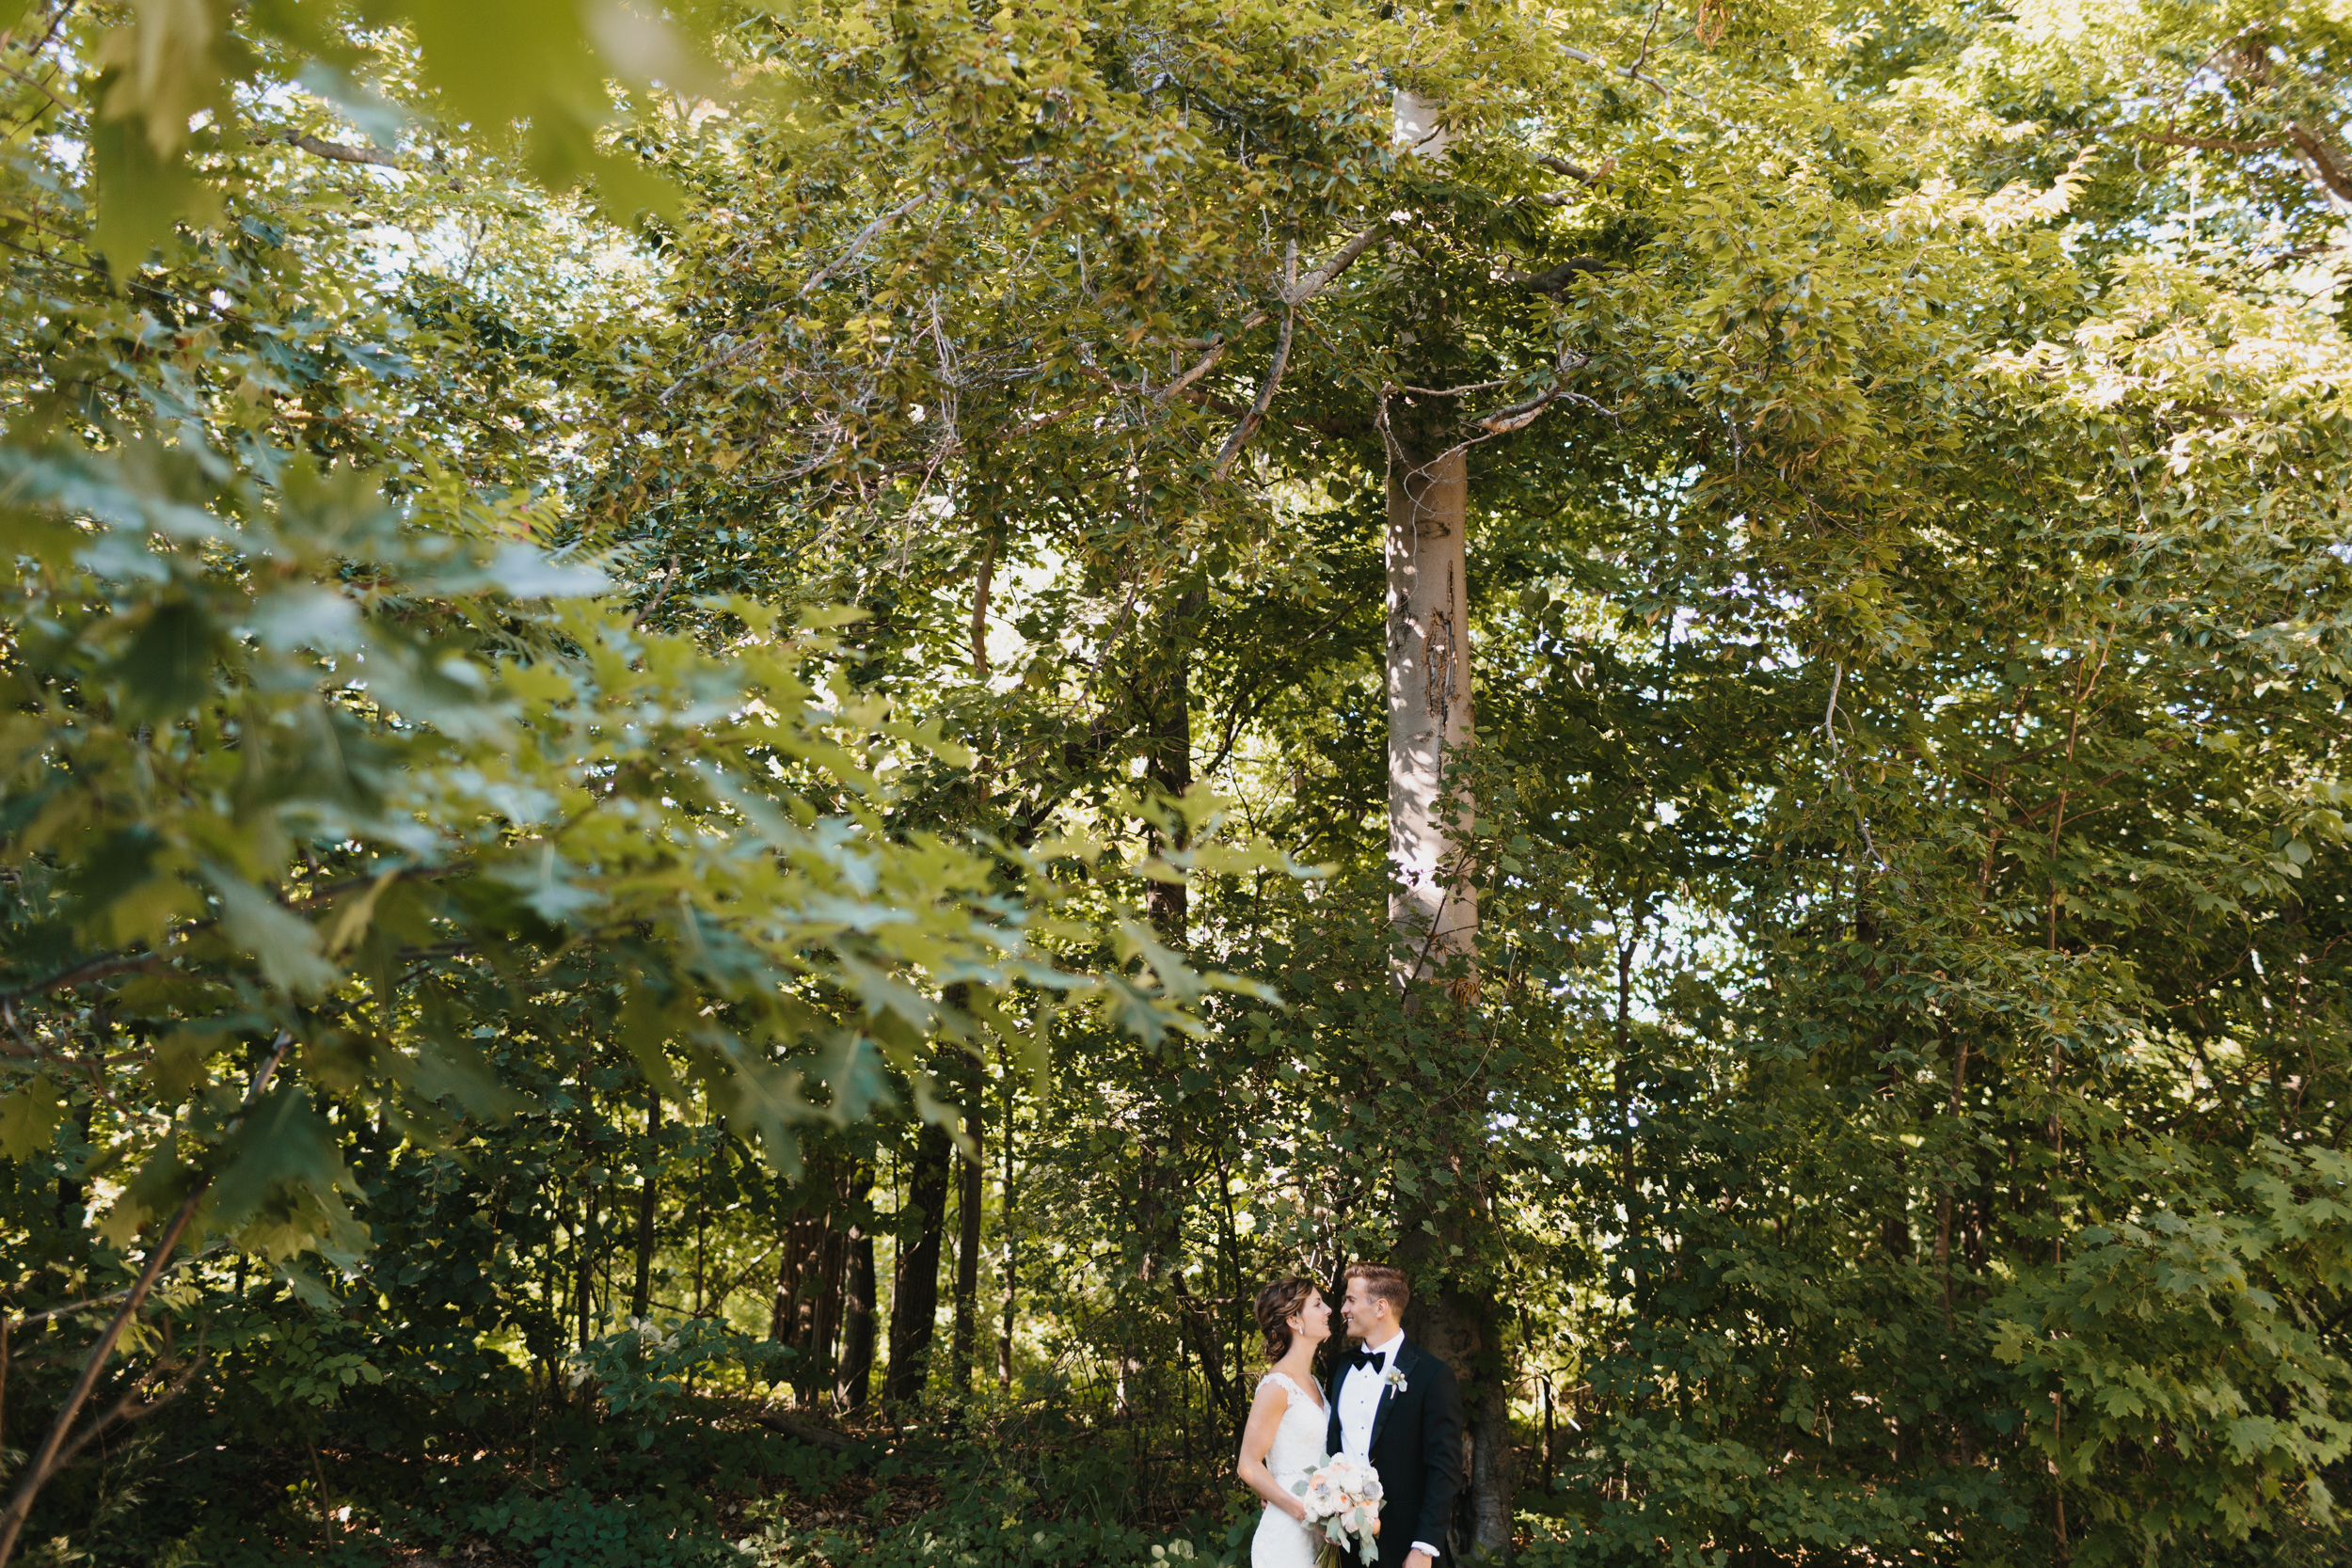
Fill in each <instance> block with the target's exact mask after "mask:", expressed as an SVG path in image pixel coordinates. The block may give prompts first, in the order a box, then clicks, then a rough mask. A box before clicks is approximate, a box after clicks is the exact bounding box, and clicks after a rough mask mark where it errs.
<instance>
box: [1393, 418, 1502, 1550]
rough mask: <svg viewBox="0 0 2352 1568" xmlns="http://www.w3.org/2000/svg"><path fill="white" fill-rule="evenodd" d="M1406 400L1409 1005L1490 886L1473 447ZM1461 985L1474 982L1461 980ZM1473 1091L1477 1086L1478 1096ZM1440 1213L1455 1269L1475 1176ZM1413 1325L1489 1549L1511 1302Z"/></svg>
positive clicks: (1397, 564)
mask: <svg viewBox="0 0 2352 1568" xmlns="http://www.w3.org/2000/svg"><path fill="white" fill-rule="evenodd" d="M1420 413H1421V411H1420V410H1417V409H1415V408H1414V407H1413V406H1412V405H1411V404H1409V403H1408V404H1406V405H1405V406H1404V407H1402V408H1395V407H1392V408H1391V410H1389V417H1388V419H1387V420H1385V421H1384V432H1385V436H1386V440H1387V444H1388V461H1389V483H1388V537H1387V549H1386V554H1387V563H1388V638H1387V643H1388V648H1387V654H1388V698H1389V858H1390V863H1391V875H1392V877H1393V879H1394V881H1395V883H1396V886H1395V889H1394V891H1393V892H1392V893H1391V903H1390V910H1389V914H1390V921H1391V927H1392V928H1393V936H1394V939H1395V942H1396V944H1397V947H1398V949H1399V953H1398V957H1397V958H1396V960H1395V970H1394V978H1395V981H1396V984H1397V986H1398V987H1399V989H1400V990H1402V991H1403V992H1404V994H1405V1002H1406V1007H1407V1008H1408V1010H1409V1009H1414V1008H1415V1007H1416V1006H1417V999H1416V997H1415V994H1414V993H1415V991H1416V990H1418V989H1419V988H1420V987H1421V986H1422V985H1423V984H1425V983H1426V982H1427V981H1428V980H1429V979H1430V978H1431V977H1432V976H1434V975H1435V974H1438V972H1440V971H1441V970H1443V969H1444V968H1446V967H1447V966H1448V965H1449V964H1451V963H1452V962H1454V960H1456V959H1459V960H1461V961H1462V962H1463V963H1464V964H1466V965H1467V964H1468V963H1470V962H1471V961H1473V960H1474V959H1475V958H1476V953H1477V942H1478V895H1477V891H1476V889H1475V887H1474V886H1473V885H1472V882H1471V880H1470V867H1469V865H1468V852H1469V845H1470V827H1471V823H1472V822H1473V820H1474V818H1475V816H1476V811H1475V802H1474V801H1472V800H1470V798H1469V795H1468V793H1467V791H1466V790H1464V791H1460V792H1455V793H1450V792H1449V790H1448V786H1447V782H1446V772H1447V769H1448V768H1451V767H1453V766H1454V764H1455V763H1457V762H1458V761H1460V760H1461V755H1462V753H1463V752H1464V751H1465V750H1466V749H1467V748H1468V747H1469V746H1470V741H1471V737H1472V735H1473V729H1472V724H1471V703H1470V577H1469V562H1468V558H1467V551H1466V546H1467V544H1468V535H1469V502H1470V469H1469V462H1468V454H1467V452H1466V451H1465V449H1464V448H1463V447H1462V446H1461V445H1460V444H1459V441H1458V439H1457V438H1456V435H1455V430H1454V423H1453V416H1452V411H1451V410H1450V409H1448V410H1445V411H1442V412H1439V413H1438V414H1437V415H1436V416H1435V417H1425V416H1424V417H1416V416H1417V415H1420ZM1461 984H1462V985H1463V987H1464V990H1463V991H1462V996H1463V999H1464V1000H1468V999H1469V996H1470V994H1471V993H1470V990H1469V989H1468V987H1469V985H1470V982H1469V981H1464V982H1461ZM1471 1098H1472V1101H1473V1102H1474V1101H1475V1097H1471ZM1437 1132H1438V1135H1439V1137H1440V1138H1442V1139H1446V1140H1448V1141H1451V1142H1453V1143H1454V1144H1455V1145H1456V1146H1457V1152H1456V1154H1455V1155H1454V1159H1455V1163H1456V1164H1457V1166H1458V1165H1459V1164H1462V1163H1464V1162H1465V1160H1466V1159H1467V1158H1468V1157H1469V1153H1470V1147H1471V1146H1472V1145H1473V1144H1474V1141H1475V1139H1476V1137H1477V1136H1478V1130H1477V1129H1475V1128H1471V1127H1456V1128H1451V1129H1438V1130H1437ZM1455 1191H1456V1192H1457V1193H1458V1194H1460V1195H1462V1196H1458V1197H1457V1198H1456V1199H1455V1206H1454V1208H1452V1209H1451V1210H1449V1212H1444V1213H1441V1214H1439V1215H1438V1216H1437V1217H1436V1218H1437V1227H1438V1232H1439V1234H1438V1236H1435V1237H1433V1236H1432V1235H1431V1234H1430V1232H1429V1231H1428V1230H1427V1229H1425V1228H1423V1227H1419V1226H1415V1227H1410V1228H1408V1229H1406V1232H1405V1234H1404V1236H1403V1238H1402V1240H1401V1243H1400V1245H1399V1248H1398V1250H1399V1253H1400V1256H1401V1257H1402V1258H1403V1259H1404V1260H1405V1261H1406V1262H1407V1263H1408V1265H1418V1266H1419V1267H1420V1269H1422V1270H1424V1271H1428V1270H1433V1269H1434V1271H1436V1272H1440V1273H1441V1274H1442V1272H1443V1271H1444V1270H1445V1268H1446V1265H1445V1261H1444V1259H1445V1258H1446V1257H1447V1256H1448V1255H1449V1251H1448V1250H1440V1248H1439V1247H1438V1243H1446V1247H1447V1248H1448V1249H1450V1248H1452V1247H1455V1246H1459V1247H1464V1248H1467V1247H1469V1246H1470V1243H1471V1242H1472V1240H1473V1237H1474V1234H1475V1231H1476V1230H1477V1229H1478V1227H1480V1226H1481V1225H1482V1224H1483V1223H1484V1221H1483V1219H1482V1217H1481V1216H1480V1214H1479V1213H1478V1212H1477V1206H1478V1202H1479V1199H1478V1198H1477V1196H1476V1194H1475V1187H1474V1184H1473V1183H1470V1182H1463V1183H1458V1184H1457V1185H1456V1188H1455ZM1413 1317H1414V1319H1415V1323H1414V1331H1415V1333H1416V1334H1417V1336H1418V1337H1420V1338H1422V1339H1423V1340H1424V1341H1425V1342H1427V1343H1428V1344H1429V1345H1430V1347H1431V1348H1432V1349H1433V1350H1434V1351H1436V1353H1437V1354H1439V1355H1440V1356H1443V1357H1444V1358H1445V1360H1446V1362H1447V1364H1448V1365H1450V1366H1451V1367H1453V1368H1454V1371H1455V1373H1456V1374H1457V1375H1458V1376H1459V1377H1460V1378H1461V1380H1462V1391H1463V1402H1464V1406H1465V1409H1464V1414H1465V1415H1466V1417H1467V1418H1468V1420H1469V1427H1470V1430H1469V1432H1468V1433H1466V1440H1467V1446H1468V1449H1469V1450H1470V1451H1469V1454H1468V1459H1469V1465H1468V1471H1469V1474H1468V1480H1469V1485H1468V1486H1467V1487H1466V1488H1465V1492H1464V1496H1463V1497H1462V1499H1461V1500H1460V1502H1459V1504H1458V1505H1457V1510H1456V1528H1457V1530H1458V1531H1459V1532H1460V1533H1461V1534H1462V1535H1463V1536H1465V1537H1466V1538H1467V1539H1468V1541H1469V1542H1470V1544H1473V1545H1474V1546H1476V1547H1478V1548H1483V1549H1485V1550H1486V1551H1490V1552H1507V1551H1508V1550H1510V1546H1511V1528H1512V1476H1511V1420H1510V1416H1511V1405H1510V1389H1509V1384H1508V1366H1507V1364H1506V1361H1505V1357H1504V1345H1503V1323H1504V1314H1503V1312H1502V1307H1501V1304H1500V1303H1498V1302H1497V1301H1496V1300H1495V1299H1494V1297H1493V1295H1492V1294H1491V1293H1490V1292H1488V1291H1484V1290H1469V1289H1465V1288H1463V1287H1462V1286H1461V1285H1460V1284H1459V1283H1458V1282H1456V1281H1455V1280H1453V1279H1451V1278H1448V1279H1446V1280H1445V1282H1444V1284H1443V1285H1442V1287H1441V1288H1440V1289H1439V1290H1438V1291H1435V1292H1434V1293H1432V1294H1430V1295H1427V1296H1424V1297H1422V1298H1420V1299H1418V1300H1417V1301H1416V1303H1415V1307H1414V1311H1413Z"/></svg>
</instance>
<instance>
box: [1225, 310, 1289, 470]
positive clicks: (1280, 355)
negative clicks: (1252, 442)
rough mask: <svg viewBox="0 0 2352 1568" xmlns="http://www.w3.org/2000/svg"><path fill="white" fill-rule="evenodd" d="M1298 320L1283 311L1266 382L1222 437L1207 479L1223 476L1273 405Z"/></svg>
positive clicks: (1287, 360)
mask: <svg viewBox="0 0 2352 1568" xmlns="http://www.w3.org/2000/svg"><path fill="white" fill-rule="evenodd" d="M1297 321H1298V316H1297V312H1296V311H1295V310H1284V311H1283V312H1282V336H1281V337H1280V338H1279V339H1278V340H1277V341H1276V342H1275V344H1274V363H1273V364H1272V365H1270V366H1268V367H1267V368H1266V372H1265V384H1264V385H1263V386H1262V387H1260V388H1258V401H1257V402H1255V403H1253V404H1250V405H1249V412H1248V413H1247V414H1244V415H1243V416H1242V418H1241V423H1239V424H1237V425H1235V426H1234V427H1233V433H1232V435H1231V436H1227V437H1225V445H1224V448H1223V449H1222V450H1221V451H1218V452H1217V454H1216V467H1215V468H1212V469H1211V470H1210V471H1209V478H1210V479H1212V480H1220V479H1223V478H1224V477H1225V474H1226V470H1227V469H1229V468H1231V467H1232V466H1233V459H1234V458H1236V457H1239V456H1240V455H1241V449H1242V448H1244V447H1246V446H1248V444H1249V438H1250V437H1251V436H1255V435H1257V434H1258V429H1259V427H1260V426H1261V425H1263V424H1264V423H1265V411H1266V410H1267V409H1268V408H1269V407H1271V406H1273V404H1274V394H1275V391H1276V389H1277V388H1279V387H1280V386H1281V385H1282V372H1283V370H1284V369H1285V368H1287V367H1288V366H1289V364H1290V362H1291V331H1292V329H1293V327H1295V325H1297Z"/></svg>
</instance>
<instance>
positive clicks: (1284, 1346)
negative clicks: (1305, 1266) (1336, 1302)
mask: <svg viewBox="0 0 2352 1568" xmlns="http://www.w3.org/2000/svg"><path fill="white" fill-rule="evenodd" d="M1321 1288H1322V1287H1320V1286H1318V1285H1317V1284H1316V1283H1315V1282H1314V1281H1313V1280H1311V1279H1309V1278H1308V1277H1306V1275H1291V1276H1290V1277H1289V1278H1287V1279H1278V1280H1275V1281H1274V1282H1272V1283H1271V1284H1269V1285H1266V1286H1264V1287H1263V1289H1261V1290H1260V1291H1258V1307H1257V1311H1258V1332H1259V1333H1261V1334H1263V1335H1264V1336H1265V1358H1266V1359H1267V1360H1268V1361H1279V1360H1281V1359H1282V1357H1283V1356H1285V1355H1287V1354H1290V1348H1291V1339H1292V1334H1291V1320H1292V1319H1293V1318H1295V1317H1296V1316H1298V1314H1299V1313H1301V1312H1303V1311H1305V1310H1306V1309H1307V1298H1308V1297H1310V1296H1311V1295H1313V1294H1314V1293H1315V1291H1318V1290H1320V1289H1321Z"/></svg>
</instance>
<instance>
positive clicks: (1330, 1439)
mask: <svg viewBox="0 0 2352 1568" xmlns="http://www.w3.org/2000/svg"><path fill="white" fill-rule="evenodd" d="M1346 1381H1347V1357H1345V1356H1344V1355H1343V1356H1341V1357H1340V1360H1339V1365H1338V1366H1336V1367H1334V1368H1333V1369H1332V1370H1331V1381H1330V1382H1329V1383H1327V1384H1326V1385H1325V1386H1324V1389H1323V1408H1324V1411H1325V1412H1326V1414H1327V1419H1326V1420H1325V1422H1324V1424H1323V1451H1324V1452H1325V1453H1327V1454H1336V1453H1338V1452H1339V1451H1340V1446H1341V1439H1340V1385H1341V1384H1343V1383H1345V1382H1346Z"/></svg>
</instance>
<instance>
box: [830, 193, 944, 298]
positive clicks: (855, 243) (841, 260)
mask: <svg viewBox="0 0 2352 1568" xmlns="http://www.w3.org/2000/svg"><path fill="white" fill-rule="evenodd" d="M930 195H931V193H930V191H921V192H918V193H917V194H915V195H914V196H911V197H909V198H907V199H906V200H904V201H901V202H900V203H898V205H897V206H896V207H893V208H891V209H890V211H888V212H886V213H884V214H882V215H881V216H880V217H878V218H876V219H875V220H874V221H873V222H871V223H869V224H867V225H866V227H865V228H863V229H861V230H858V231H857V233H856V234H855V235H853V236H851V238H850V245H849V248H848V249H846V250H844V251H843V252H842V253H841V254H840V255H838V256H836V257H834V259H833V260H832V261H827V262H826V263H825V264H824V265H823V266H821V267H818V269H817V271H816V272H815V273H814V274H812V275H811V276H810V277H809V280H808V281H807V282H805V283H803V284H802V285H801V297H802V298H803V299H806V298H807V297H808V296H809V294H810V293H813V292H814V291H815V290H816V288H817V285H818V284H819V283H822V282H823V281H824V280H825V279H826V278H828V277H832V276H833V275H834V273H836V272H838V271H840V270H841V269H842V268H843V267H846V266H848V265H849V264H850V262H851V261H856V260H857V259H858V256H859V254H860V253H861V252H862V251H864V250H865V248H866V246H867V245H871V244H873V243H874V236H875V235H877V234H879V233H881V232H882V230H884V229H887V228H889V227H890V225H892V224H893V223H895V222H897V221H898V219H900V218H902V217H904V216H906V215H907V214H909V213H912V212H913V211H914V209H916V208H917V207H920V206H921V205H923V203H924V202H926V201H928V200H930Z"/></svg>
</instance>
